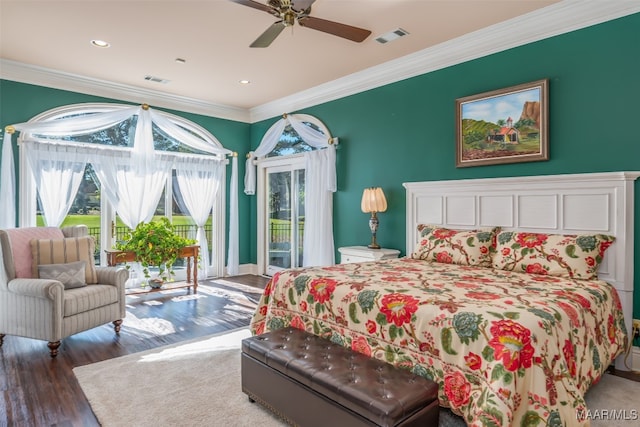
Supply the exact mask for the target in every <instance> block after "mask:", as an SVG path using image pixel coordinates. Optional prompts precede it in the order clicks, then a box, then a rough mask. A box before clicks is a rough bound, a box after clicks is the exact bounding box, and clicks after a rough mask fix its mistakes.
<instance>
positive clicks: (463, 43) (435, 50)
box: [0, 0, 640, 123]
mask: <svg viewBox="0 0 640 427" xmlns="http://www.w3.org/2000/svg"><path fill="white" fill-rule="evenodd" d="M638 12H640V2H639V1H638V0H609V1H601V0H564V1H561V2H559V3H556V4H553V5H551V6H548V7H545V8H542V9H539V10H537V11H534V12H531V13H528V14H526V15H522V16H520V17H518V18H514V19H511V20H509V21H506V22H502V23H500V24H496V25H493V26H490V27H487V28H483V29H481V30H478V31H475V32H473V33H469V34H466V35H464V36H461V37H458V38H456V39H453V40H450V41H447V42H445V43H441V44H438V45H436V46H433V47H430V48H427V49H424V50H421V51H419V52H415V53H413V54H410V55H406V56H403V57H401V58H398V59H395V60H392V61H388V62H386V63H383V64H380V65H377V66H374V67H371V68H368V69H366V70H363V71H360V72H357V73H353V74H350V75H348V76H345V77H342V78H339V79H336V80H333V81H330V82H327V83H324V84H321V85H318V86H315V87H312V88H309V89H307V90H304V91H301V92H298V93H295V94H293V95H290V96H287V97H283V98H280V99H277V100H274V101H272V102H268V103H265V104H262V105H259V106H257V107H254V108H251V109H243V108H237V107H231V106H227V105H221V104H214V103H210V102H206V101H202V100H198V99H193V98H186V97H181V96H177V95H172V94H167V93H163V92H159V91H153V90H147V89H141V88H139V87H135V86H129V85H122V84H118V83H113V82H109V81H105V80H99V79H93V78H89V77H83V76H80V75H76V74H71V73H65V72H61V71H58V70H52V69H47V68H43V67H36V66H33V65H29V64H23V63H19V62H15V61H10V60H5V59H0V78H2V79H6V80H13V81H17V82H21V83H28V84H34V85H39V86H45V87H51V88H55V89H62V90H69V91H73V92H79V93H85V94H88V95H94V96H101V97H105V98H112V99H117V100H122V101H129V102H134V103H147V104H150V105H153V106H155V107H163V108H169V109H174V110H179V111H185V112H190V113H195V114H202V115H205V116H211V117H218V118H222V119H229V120H235V121H240V122H248V123H255V122H258V121H261V120H266V119H269V118H273V117H276V116H280V115H281V114H282V113H283V112H295V111H299V110H301V109H304V108H308V107H312V106H314V105H318V104H322V103H325V102H329V101H333V100H336V99H340V98H344V97H346V96H350V95H354V94H356V93H360V92H363V91H366V90H370V89H374V88H376V87H380V86H384V85H387V84H390V83H395V82H398V81H401V80H405V79H408V78H411V77H415V76H418V75H421V74H425V73H429V72H432V71H436V70H439V69H443V68H446V67H450V66H452V65H456V64H460V63H463V62H466V61H470V60H473V59H477V58H481V57H483V56H487V55H490V54H493V53H496V52H500V51H503V50H506V49H511V48H514V47H518V46H522V45H525V44H528V43H532V42H536V41H539V40H543V39H546V38H549V37H553V36H556V35H559V34H564V33H568V32H571V31H575V30H578V29H581V28H585V27H589V26H592V25H596V24H599V23H603V22H606V21H610V20H612V19H616V18H620V17H623V16H626V15H631V14H633V13H638Z"/></svg>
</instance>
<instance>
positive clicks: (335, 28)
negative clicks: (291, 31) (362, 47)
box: [298, 16, 371, 43]
mask: <svg viewBox="0 0 640 427" xmlns="http://www.w3.org/2000/svg"><path fill="white" fill-rule="evenodd" d="M298 23H299V24H300V25H301V26H302V27H307V28H312V29H314V30H318V31H322V32H324V33H329V34H333V35H334V36H338V37H342V38H344V39H349V40H351V41H354V42H358V43H360V42H361V41H363V40H364V39H366V38H367V37H369V35H370V34H371V31H369V30H365V29H363V28H358V27H352V26H351V25H346V24H340V23H339V22H333V21H327V20H326V19H320V18H315V17H313V16H304V17H301V18H300V19H298Z"/></svg>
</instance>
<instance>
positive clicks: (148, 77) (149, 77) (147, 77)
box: [144, 76, 169, 84]
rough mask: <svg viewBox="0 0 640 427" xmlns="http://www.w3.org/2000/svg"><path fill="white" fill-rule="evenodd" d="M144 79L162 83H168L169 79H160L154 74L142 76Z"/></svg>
mask: <svg viewBox="0 0 640 427" xmlns="http://www.w3.org/2000/svg"><path fill="white" fill-rule="evenodd" d="M144 79H145V80H147V81H149V82H154V83H162V84H167V83H169V80H167V79H161V78H160V77H156V76H144Z"/></svg>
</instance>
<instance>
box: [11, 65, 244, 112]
mask: <svg viewBox="0 0 640 427" xmlns="http://www.w3.org/2000/svg"><path fill="white" fill-rule="evenodd" d="M0 78H2V79H5V80H12V81H16V82H20V83H27V84H34V85H38V86H45V87H50V88H54V89H61V90H68V91H72V92H79V93H84V94H87V95H94V96H102V97H105V98H112V99H117V100H119V101H129V102H133V103H139V104H149V105H153V106H154V107H162V108H169V109H174V110H178V111H185V112H189V113H194V114H202V115H204V116H209V117H218V118H221V119H229V120H235V121H240V122H248V121H249V120H250V117H249V110H247V109H245V108H236V107H230V106H226V105H220V104H213V103H210V102H206V101H202V100H199V99H193V98H187V97H182V96H178V95H172V94H168V93H164V92H159V91H154V90H148V89H143V88H140V87H135V86H130V85H123V84H119V83H114V82H110V81H106V80H100V79H94V78H90V77H84V76H80V75H77V74H72V73H66V72H62V71H58V70H53V69H50V68H44V67H37V66H34V65H29V64H24V63H20V62H15V61H10V60H6V59H0Z"/></svg>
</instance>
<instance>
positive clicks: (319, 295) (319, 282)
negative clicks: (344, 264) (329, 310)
mask: <svg viewBox="0 0 640 427" xmlns="http://www.w3.org/2000/svg"><path fill="white" fill-rule="evenodd" d="M336 283H337V282H336V281H335V280H333V279H327V278H324V277H323V278H320V279H314V280H312V281H311V283H310V284H309V293H310V294H311V295H313V300H314V301H316V302H319V303H320V304H324V303H325V302H327V301H329V300H330V299H331V294H333V291H335V290H336Z"/></svg>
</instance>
